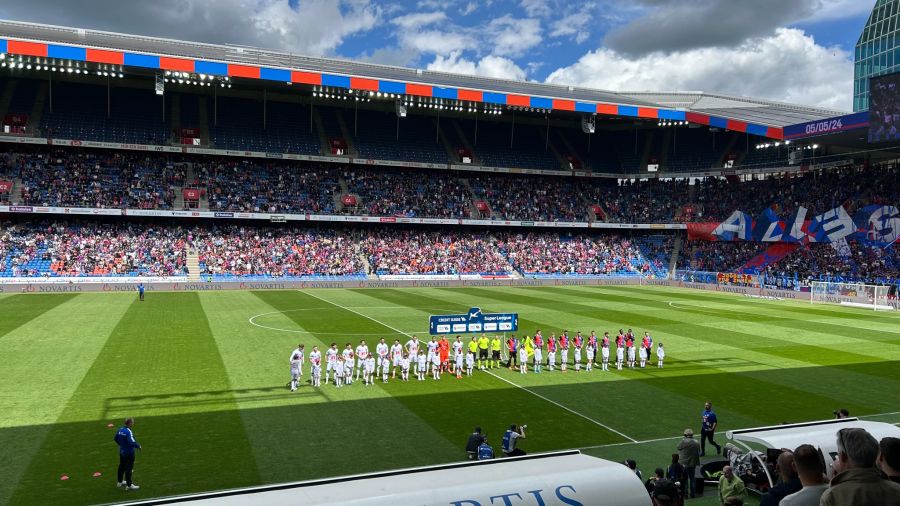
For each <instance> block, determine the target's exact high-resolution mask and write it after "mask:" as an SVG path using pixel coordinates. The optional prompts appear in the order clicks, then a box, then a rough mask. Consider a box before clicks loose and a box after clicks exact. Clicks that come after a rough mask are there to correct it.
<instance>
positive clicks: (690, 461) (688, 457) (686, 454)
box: [678, 428, 700, 498]
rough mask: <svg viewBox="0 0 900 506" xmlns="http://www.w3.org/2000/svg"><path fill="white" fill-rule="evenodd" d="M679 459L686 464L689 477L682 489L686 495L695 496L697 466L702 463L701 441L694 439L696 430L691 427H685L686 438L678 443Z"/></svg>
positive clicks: (686, 474)
mask: <svg viewBox="0 0 900 506" xmlns="http://www.w3.org/2000/svg"><path fill="white" fill-rule="evenodd" d="M678 460H679V462H681V464H682V465H684V475H685V476H686V477H687V479H686V480H685V481H686V483H684V484H682V485H681V490H683V491H684V495H685V496H687V495H688V494H690V496H691V498H693V497H694V494H695V490H694V485H695V482H696V478H695V476H696V473H697V466H699V465H700V443H698V442H697V440H696V439H694V431H693V430H692V429H690V428H687V429H684V438H682V440H681V442H680V443H678Z"/></svg>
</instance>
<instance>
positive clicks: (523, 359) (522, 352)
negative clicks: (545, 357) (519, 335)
mask: <svg viewBox="0 0 900 506" xmlns="http://www.w3.org/2000/svg"><path fill="white" fill-rule="evenodd" d="M527 373H528V350H526V349H525V347H524V346H520V347H519V374H527Z"/></svg>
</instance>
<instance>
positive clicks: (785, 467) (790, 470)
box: [759, 451, 803, 506]
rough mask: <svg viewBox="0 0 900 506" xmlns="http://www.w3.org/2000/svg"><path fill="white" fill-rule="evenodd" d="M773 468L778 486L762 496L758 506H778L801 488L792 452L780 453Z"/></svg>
mask: <svg viewBox="0 0 900 506" xmlns="http://www.w3.org/2000/svg"><path fill="white" fill-rule="evenodd" d="M775 466H776V468H775V469H776V471H778V477H779V480H778V484H777V485H775V486H774V487H772V488H771V489H769V491H768V492H766V493H765V494H763V496H762V498H761V499H760V501H759V504H760V506H778V504H779V503H780V502H781V500H782V499H784V498H785V497H787V496H789V495H791V494H793V493H794V492H798V491H799V490H800V489H801V488H803V484H802V483H801V482H800V477H799V476H797V470H796V469H795V468H794V454H793V453H792V452H789V451H784V452H781V455H779V456H778V461H777V462H776V464H775Z"/></svg>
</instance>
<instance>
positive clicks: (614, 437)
mask: <svg viewBox="0 0 900 506" xmlns="http://www.w3.org/2000/svg"><path fill="white" fill-rule="evenodd" d="M472 306H480V307H482V308H483V309H484V310H485V311H486V312H518V313H519V315H520V321H519V325H520V329H521V330H522V331H528V332H533V331H534V330H535V329H536V328H540V329H542V330H543V331H544V333H545V335H548V334H549V333H550V332H557V333H558V332H559V331H560V330H562V329H564V328H565V329H569V330H570V331H575V330H581V331H583V332H589V331H591V330H596V331H597V332H598V334H599V333H602V332H603V331H606V330H608V331H610V332H611V333H614V332H615V331H616V330H618V329H619V328H629V327H630V328H633V329H634V330H635V331H636V332H643V331H644V330H649V331H651V332H652V334H653V336H654V339H655V341H656V342H660V341H662V342H664V343H665V346H666V349H667V364H666V368H665V369H663V370H658V369H656V368H647V369H644V370H633V371H630V370H626V371H622V372H617V371H613V372H609V373H603V372H600V371H594V372H592V373H578V374H576V373H574V372H569V373H567V374H561V373H559V372H554V373H550V372H545V373H543V374H540V375H537V374H528V375H525V376H522V375H520V374H518V373H513V372H510V371H507V370H506V369H497V370H493V371H491V373H489V374H487V373H481V372H476V374H475V376H474V377H472V378H464V379H462V380H456V379H454V378H452V377H449V376H445V377H444V379H442V380H441V381H440V382H434V381H431V380H429V381H426V382H416V381H412V382H409V383H401V382H391V383H388V384H386V385H383V384H381V383H380V382H379V383H378V384H376V386H372V387H364V386H363V385H362V384H359V383H357V384H354V385H352V386H350V387H347V388H341V389H336V388H334V387H333V386H326V387H323V388H321V389H313V388H312V387H310V386H308V385H307V386H304V387H302V388H301V389H300V390H299V391H298V392H296V393H291V392H289V391H287V390H286V389H285V388H284V384H285V381H286V380H287V379H288V378H287V372H288V370H287V369H288V368H287V357H288V355H289V353H290V351H291V350H292V349H293V348H294V346H296V344H297V343H305V344H306V346H307V349H309V348H311V347H312V346H313V345H318V346H320V348H322V349H324V347H326V346H327V345H328V344H330V343H331V342H338V343H339V344H340V345H341V346H343V345H344V344H345V343H347V342H353V343H354V345H355V344H356V343H357V342H358V341H359V340H360V339H362V338H365V339H366V340H367V341H368V342H369V343H370V346H371V347H372V348H373V349H374V343H375V342H376V341H377V339H378V337H385V338H387V339H388V340H389V341H392V340H393V339H394V338H400V339H402V340H403V341H405V340H406V336H405V335H403V333H417V334H419V335H420V336H424V335H425V334H426V332H423V330H424V329H427V317H428V315H429V314H435V313H443V312H462V311H465V310H466V309H468V308H470V307H472ZM256 315H262V316H258V317H257V318H255V320H254V321H255V322H256V323H257V324H258V325H252V324H251V323H249V321H248V320H249V319H250V318H251V317H253V316H256ZM898 318H900V316H898V315H895V314H892V313H874V312H871V311H865V310H856V309H848V308H840V307H831V306H810V305H808V304H802V303H797V302H779V301H760V300H752V299H746V298H740V297H735V296H730V295H723V294H714V293H702V292H695V291H687V290H679V289H666V288H657V287H600V288H598V287H568V288H563V287H555V288H461V289H450V288H448V289H425V288H422V289H360V290H317V291H310V292H305V293H304V292H300V291H280V292H275V291H273V292H266V291H260V292H205V293H151V294H148V296H147V300H146V301H145V302H138V301H136V300H135V297H134V296H133V295H130V294H90V293H82V294H60V295H55V294H54V295H45V294H39V295H3V296H0V346H2V349H3V353H2V357H3V364H2V367H0V475H2V476H3V477H4V479H3V480H0V504H7V503H9V504H88V503H102V502H115V501H121V500H124V499H126V498H128V499H140V498H149V497H156V496H164V495H172V494H181V493H188V492H198V491H205V490H213V489H222V488H232V487H238V486H246V485H254V484H261V483H277V482H283V481H294V480H306V479H313V478H321V477H328V476H337V475H346V474H354V473H364V472H370V471H376V470H384V469H391V468H400V467H410V466H422V465H428V464H435V463H442V462H452V461H457V460H460V457H461V455H462V453H463V450H462V446H463V443H464V441H465V438H466V436H467V434H468V433H469V432H470V431H471V428H472V427H473V426H475V425H481V426H483V427H484V428H485V430H487V432H488V434H489V435H490V436H492V439H493V442H494V444H495V446H496V445H497V444H498V443H499V437H500V435H501V434H502V431H503V429H504V428H505V426H507V425H508V424H510V423H527V424H528V425H529V437H528V439H527V441H526V442H525V443H524V445H523V447H524V448H525V449H526V450H527V451H529V452H540V451H551V450H560V449H568V448H583V449H584V451H585V452H586V453H589V454H591V455H596V456H600V457H604V458H609V459H613V460H622V459H624V458H626V457H631V458H635V459H636V460H637V461H638V463H639V466H640V467H641V469H642V470H643V471H644V473H645V474H650V473H652V470H653V468H655V467H657V466H665V464H666V463H667V462H668V459H669V455H670V454H671V453H672V451H673V450H674V446H675V444H676V441H677V440H676V439H666V438H674V437H677V436H678V434H680V433H681V431H682V429H684V428H685V427H689V426H690V427H693V428H694V429H695V430H696V429H697V428H698V427H697V426H698V419H699V413H700V410H701V408H702V405H703V402H704V401H706V400H711V401H712V402H713V403H714V405H715V408H716V411H717V412H718V414H719V418H720V425H721V427H722V429H728V428H738V427H751V426H759V425H768V424H775V423H780V422H796V421H806V420H816V419H823V418H828V417H829V416H830V413H831V411H832V410H833V409H835V408H838V407H846V408H848V409H849V410H850V411H851V413H852V414H853V415H877V414H880V413H888V412H893V411H897V410H898V409H900V408H898V406H900V394H898V392H900V376H898V375H897V373H896V371H897V370H898V362H900V319H898ZM267 327H268V328H267ZM273 329H281V330H273ZM306 369H307V374H308V367H307V368H306ZM126 416H134V417H136V418H137V423H136V425H135V428H134V431H135V434H136V437H137V439H138V440H139V441H140V442H141V443H142V444H143V446H144V448H145V449H144V451H143V452H142V453H140V454H139V455H138V458H137V465H136V472H135V481H136V482H137V483H139V484H140V485H142V489H141V490H140V491H139V492H136V493H133V494H132V493H129V494H128V495H125V493H124V492H122V491H120V490H118V489H116V488H115V486H114V475H115V469H116V465H117V453H116V448H115V445H114V444H113V442H112V436H113V434H114V429H110V428H107V424H109V423H113V424H115V427H118V426H119V425H120V424H121V421H122V419H123V418H124V417H126ZM873 419H877V420H881V421H888V422H891V423H897V422H900V417H898V416H897V415H882V416H878V417H873ZM719 440H720V442H722V440H724V435H720V436H719ZM633 441H637V442H636V443H635V442H633ZM360 449H362V450H360ZM94 472H101V473H102V476H101V477H99V478H94V477H92V474H93V473H94ZM63 474H66V475H68V476H69V477H70V479H69V480H67V481H61V480H60V479H59V478H60V476H61V475H63ZM711 495H713V494H707V496H708V497H707V498H705V499H698V500H696V501H690V502H689V504H698V505H700V504H707V503H712V502H711V498H710V496H711Z"/></svg>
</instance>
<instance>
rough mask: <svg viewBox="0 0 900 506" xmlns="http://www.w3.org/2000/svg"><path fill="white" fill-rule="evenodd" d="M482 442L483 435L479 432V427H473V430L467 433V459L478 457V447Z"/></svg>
mask: <svg viewBox="0 0 900 506" xmlns="http://www.w3.org/2000/svg"><path fill="white" fill-rule="evenodd" d="M483 442H484V435H482V433H481V427H475V432H473V433H471V434H469V440H468V441H466V454H467V455H468V458H469V460H475V459H477V458H478V447H479V446H481V443H483Z"/></svg>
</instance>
